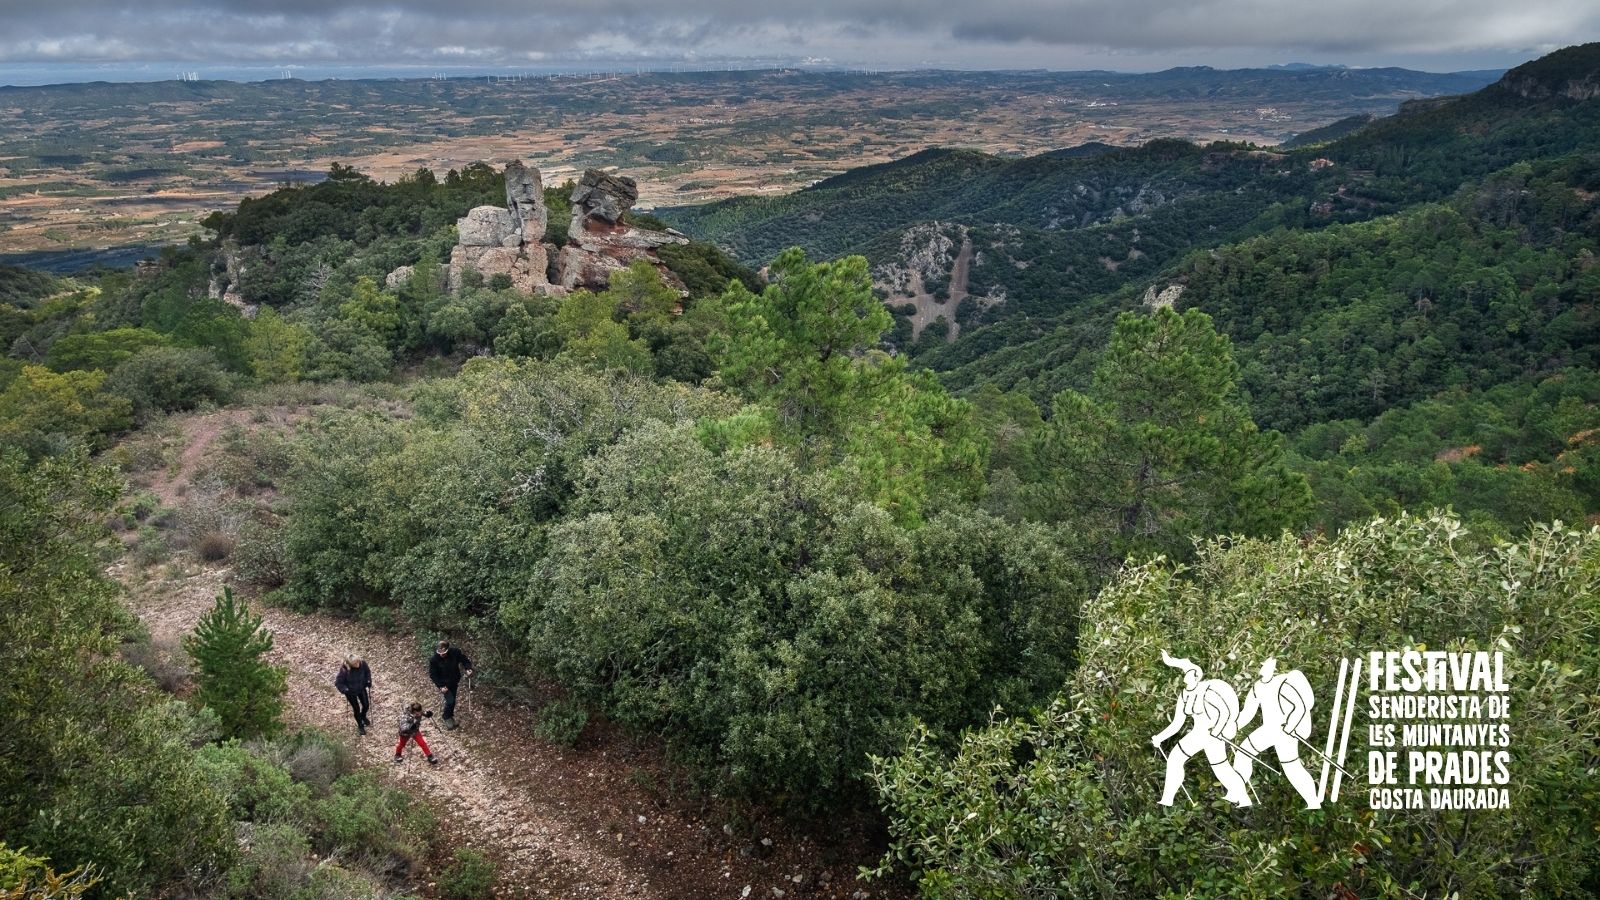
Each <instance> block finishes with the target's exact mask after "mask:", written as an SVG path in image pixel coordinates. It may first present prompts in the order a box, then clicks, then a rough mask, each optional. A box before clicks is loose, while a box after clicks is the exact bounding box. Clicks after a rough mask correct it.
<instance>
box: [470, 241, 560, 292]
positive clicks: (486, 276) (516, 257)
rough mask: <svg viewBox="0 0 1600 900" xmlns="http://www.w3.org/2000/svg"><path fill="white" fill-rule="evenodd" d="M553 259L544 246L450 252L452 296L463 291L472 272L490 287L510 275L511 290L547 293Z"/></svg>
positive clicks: (483, 248) (529, 245)
mask: <svg viewBox="0 0 1600 900" xmlns="http://www.w3.org/2000/svg"><path fill="white" fill-rule="evenodd" d="M548 266H549V256H548V255H547V254H546V251H545V247H544V245H543V244H528V245H525V246H522V247H463V246H459V245H458V246H457V247H456V248H455V249H453V250H452V251H450V274H449V279H450V283H449V285H448V287H449V290H450V292H451V293H455V292H457V291H459V290H461V285H462V281H463V275H464V274H465V273H466V270H468V269H472V270H474V271H476V272H478V273H479V274H481V275H482V276H483V280H484V282H485V283H487V282H488V281H489V280H490V279H492V278H493V277H494V276H496V275H507V276H510V278H511V286H512V287H513V288H516V289H517V290H519V291H522V292H524V293H529V294H533V293H545V292H546V290H547V289H548V288H549V286H550V282H549V279H548V278H547V277H546V274H545V272H546V269H547V268H548Z"/></svg>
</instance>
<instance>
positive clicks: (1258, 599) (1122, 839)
mask: <svg viewBox="0 0 1600 900" xmlns="http://www.w3.org/2000/svg"><path fill="white" fill-rule="evenodd" d="M1467 538H1468V536H1467V535H1466V534H1465V533H1464V532H1463V531H1462V529H1461V527H1460V525H1459V523H1458V522H1456V521H1455V520H1453V519H1451V518H1449V517H1447V516H1442V515H1435V516H1429V517H1425V518H1416V517H1409V516H1407V517H1401V518H1399V519H1395V520H1376V521H1373V522H1371V523H1368V524H1365V525H1362V526H1359V527H1353V528H1350V529H1347V530H1346V531H1345V532H1344V533H1343V534H1342V535H1340V536H1339V537H1337V538H1335V539H1332V540H1316V541H1312V542H1309V543H1303V542H1302V541H1300V540H1298V539H1295V538H1283V539H1280V540H1274V541H1243V542H1210V543H1207V544H1206V545H1205V546H1204V547H1203V548H1202V550H1201V552H1200V554H1199V555H1198V558H1197V559H1196V560H1195V562H1194V565H1193V567H1192V568H1176V569H1175V568H1173V567H1171V566H1170V565H1168V564H1167V563H1165V562H1164V561H1154V562H1151V563H1148V564H1145V565H1141V566H1135V567H1130V568H1129V569H1127V570H1125V571H1124V572H1122V573H1121V574H1120V575H1119V577H1118V578H1117V579H1116V580H1115V581H1114V582H1113V583H1112V584H1110V585H1109V586H1108V587H1107V588H1106V589H1105V590H1104V591H1102V592H1101V594H1100V595H1099V597H1098V598H1096V599H1095V600H1094V602H1093V603H1091V604H1088V605H1086V606H1085V608H1084V619H1083V621H1084V634H1083V639H1082V640H1081V641H1080V642H1079V647H1080V653H1081V657H1082V658H1081V660H1080V665H1079V668H1078V669H1077V671H1076V672H1075V673H1074V674H1073V675H1072V677H1071V679H1070V680H1069V681H1068V683H1067V686H1066V689H1065V690H1064V692H1063V693H1062V695H1061V697H1060V699H1059V700H1058V701H1057V702H1056V703H1055V704H1054V705H1053V706H1052V707H1051V708H1050V709H1049V710H1048V711H1045V712H1043V713H1040V714H1039V715H1037V716H1034V717H1030V718H1018V719H1002V720H998V721H996V722H995V723H994V724H992V725H991V726H989V727H987V728H984V729H981V730H978V731H974V732H971V733H969V734H968V735H966V736H964V737H963V739H962V741H961V743H960V745H959V747H958V748H957V749H956V751H955V753H954V755H947V754H946V753H945V751H944V750H943V749H942V748H941V747H940V746H939V744H938V742H937V741H936V740H935V739H934V738H933V736H931V735H929V734H927V733H926V732H921V733H919V734H918V735H917V736H915V737H914V738H913V739H912V740H911V741H910V742H909V743H908V744H907V745H906V748H905V751H904V753H903V755H901V756H899V757H897V758H892V759H891V758H880V759H877V760H876V761H875V763H874V770H873V780H874V783H875V784H876V786H877V788H878V791H879V794H880V797H881V798H882V800H883V803H884V806H885V808H886V810H887V811H888V812H889V814H890V816H891V818H892V822H893V824H892V834H893V837H894V842H893V845H892V848H891V850H890V853H889V855H888V857H886V859H885V864H886V865H905V866H907V867H909V868H910V869H911V870H912V871H914V872H917V873H920V874H919V875H918V876H917V877H918V878H919V881H920V884H921V886H922V888H923V890H924V892H925V893H927V894H929V895H931V896H936V897H993V896H1008V897H1009V896H1020V897H1035V896H1059V895H1061V894H1067V895H1072V896H1172V897H1177V896H1189V895H1194V894H1197V893H1199V894H1215V895H1226V896H1237V897H1280V896H1329V895H1353V896H1402V895H1404V896H1423V895H1426V896H1435V895H1439V896H1442V895H1444V894H1447V893H1453V894H1457V895H1459V896H1463V897H1499V896H1506V895H1508V894H1531V895H1538V896H1565V895H1577V894H1583V893H1587V892H1589V890H1590V889H1592V886H1593V884H1594V882H1593V880H1592V879H1593V873H1592V869H1591V867H1592V866H1593V862H1594V860H1595V859H1596V858H1597V852H1596V851H1597V846H1596V844H1597V841H1600V830H1597V828H1596V825H1597V824H1600V823H1597V818H1596V815H1597V810H1600V805H1597V804H1596V803H1595V797H1596V792H1597V787H1596V783H1595V775H1594V763H1593V760H1594V746H1593V741H1592V735H1593V733H1594V729H1595V728H1596V726H1597V724H1600V703H1597V701H1596V698H1595V696H1594V693H1593V691H1592V689H1591V686H1592V678H1590V676H1589V674H1588V673H1591V672H1593V671H1594V667H1595V665H1596V664H1597V663H1600V658H1597V654H1596V644H1595V643H1594V641H1592V640H1591V639H1590V638H1589V637H1588V635H1591V634H1593V632H1594V629H1595V628H1596V627H1600V605H1597V603H1596V597H1600V592H1597V589H1600V532H1597V531H1594V530H1590V531H1587V532H1579V531H1574V530H1570V529H1568V528H1566V527H1563V526H1559V525H1557V526H1541V527H1538V528H1535V529H1533V530H1532V531H1531V533H1530V534H1529V535H1528V536H1527V537H1526V538H1525V539H1524V540H1522V541H1520V542H1519V543H1516V544H1508V545H1501V546H1498V547H1495V548H1493V549H1492V550H1487V551H1482V552H1476V551H1472V550H1469V549H1467V546H1468V545H1469V544H1470V542H1469V541H1468V539H1467ZM1422 646H1426V647H1427V648H1428V649H1441V650H1446V649H1447V650H1467V649H1481V650H1498V651H1503V652H1504V654H1505V664H1506V668H1507V677H1508V679H1509V681H1510V684H1511V694H1512V696H1511V700H1510V710H1511V719H1510V722H1509V726H1510V729H1511V733H1512V734H1513V735H1514V736H1515V737H1514V742H1515V743H1514V746H1515V748H1516V751H1515V753H1514V757H1513V763H1512V765H1513V772H1512V779H1511V783H1510V785H1508V788H1509V790H1510V792H1511V807H1510V809H1508V810H1502V811H1497V812H1484V811H1481V810H1464V811H1448V810H1428V809H1423V810H1388V811H1385V812H1383V813H1381V814H1378V815H1376V816H1375V815H1373V814H1372V813H1371V811H1370V810H1368V809H1366V804H1365V803H1363V802H1361V798H1360V794H1359V790H1356V789H1352V790H1350V791H1348V792H1347V794H1346V796H1345V798H1344V799H1343V800H1341V801H1340V802H1339V803H1336V804H1331V805H1327V806H1324V807H1323V808H1322V810H1321V811H1320V812H1315V813H1308V812H1306V811H1305V810H1304V809H1303V808H1302V805H1301V803H1300V802H1299V800H1298V798H1296V797H1294V796H1293V795H1292V792H1289V791H1288V790H1286V789H1285V790H1283V791H1281V792H1263V797H1262V802H1261V803H1259V804H1257V805H1256V806H1255V807H1253V808H1252V809H1251V810H1250V817H1249V818H1250V821H1249V827H1241V826H1240V820H1239V818H1238V814H1237V812H1236V811H1235V810H1234V809H1233V808H1232V807H1231V806H1228V805H1226V804H1222V803H1214V804H1211V805H1193V806H1190V805H1186V804H1183V803H1182V802H1181V801H1180V805H1179V806H1176V807H1174V808H1172V809H1170V810H1168V809H1165V808H1162V807H1159V806H1157V805H1155V802H1154V801H1155V797H1156V790H1157V786H1158V785H1159V783H1160V779H1161V771H1162V768H1163V766H1162V761H1161V758H1160V756H1159V755H1158V754H1156V753H1155V752H1154V751H1153V750H1151V748H1150V746H1149V736H1150V735H1151V734H1154V733H1155V732H1156V731H1158V730H1159V729H1160V728H1161V726H1162V725H1163V724H1164V723H1165V719H1166V714H1167V711H1168V710H1169V709H1170V707H1171V698H1172V697H1173V696H1174V695H1175V694H1176V692H1177V690H1178V685H1177V681H1176V679H1175V677H1174V674H1173V672H1172V670H1171V669H1169V668H1167V667H1166V666H1164V665H1163V664H1162V663H1161V657H1160V651H1161V650H1163V649H1170V650H1171V651H1172V652H1173V653H1175V654H1180V655H1184V656H1187V657H1190V658H1193V659H1194V661H1195V662H1196V663H1198V664H1200V665H1201V667H1202V668H1203V669H1204V670H1205V672H1206V677H1211V678H1223V679H1225V680H1228V681H1230V682H1232V683H1234V684H1235V685H1244V684H1247V683H1248V682H1250V681H1251V680H1252V679H1253V678H1254V675H1255V671H1254V668H1255V666H1256V665H1258V664H1259V662H1260V661H1261V660H1262V659H1264V658H1265V657H1267V656H1271V655H1280V656H1281V657H1282V658H1283V659H1285V660H1289V659H1292V660H1293V661H1294V664H1295V665H1296V666H1297V667H1298V668H1300V669H1302V670H1303V671H1304V672H1305V674H1306V675H1307V677H1308V678H1309V679H1310V680H1311V682H1312V683H1313V684H1317V685H1326V684H1331V683H1332V682H1333V681H1334V680H1335V678H1336V673H1335V670H1336V669H1337V662H1338V660H1339V659H1341V658H1347V657H1350V656H1360V655H1364V654H1366V653H1367V652H1368V651H1371V650H1376V649H1400V648H1403V647H1422ZM1358 706H1359V707H1360V710H1359V712H1358V713H1357V715H1356V719H1355V723H1354V729H1355V733H1357V734H1364V733H1366V725H1367V724H1368V722H1367V718H1366V709H1365V706H1364V704H1358ZM1203 789H1204V790H1209V788H1203Z"/></svg>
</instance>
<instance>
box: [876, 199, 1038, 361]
mask: <svg viewBox="0 0 1600 900" xmlns="http://www.w3.org/2000/svg"><path fill="white" fill-rule="evenodd" d="M980 260H981V254H979V253H978V252H976V251H975V250H974V249H973V246H972V237H971V235H969V234H968V232H967V227H966V226H965V225H950V224H941V223H939V222H927V223H924V224H921V225H913V226H911V227H910V228H908V229H906V231H905V233H904V234H902V235H901V236H900V252H899V254H898V255H897V256H896V257H895V259H894V260H893V261H891V262H887V263H883V264H881V265H877V266H874V267H873V269H872V286H873V288H875V289H876V290H877V291H878V292H879V293H881V294H882V295H883V297H884V301H883V302H884V304H885V305H887V306H888V307H889V308H890V309H892V310H895V311H896V312H900V313H905V307H907V306H909V307H910V308H911V310H910V312H909V313H905V314H907V315H908V316H909V318H910V320H911V339H912V340H913V341H915V340H917V339H918V338H920V337H922V332H923V329H925V328H927V327H928V326H929V325H932V324H934V323H935V322H937V321H939V320H940V319H943V320H944V322H945V326H946V331H945V340H947V341H954V340H955V339H956V338H957V337H958V336H959V335H960V334H961V322H960V321H959V320H958V319H957V313H959V312H960V310H961V306H962V304H963V303H967V302H972V303H976V304H977V305H978V307H979V308H980V309H987V308H988V307H991V306H995V305H997V304H1000V303H1004V302H1005V299H1006V295H1005V291H1004V290H1003V289H1001V288H997V287H991V288H989V289H988V290H987V291H985V292H984V293H983V294H973V293H972V291H971V272H972V267H973V265H974V263H977V262H979V261H980Z"/></svg>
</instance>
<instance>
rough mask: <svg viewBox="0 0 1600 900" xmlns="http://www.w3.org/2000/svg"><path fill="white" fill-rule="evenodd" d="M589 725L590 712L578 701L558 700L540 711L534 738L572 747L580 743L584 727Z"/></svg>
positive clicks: (534, 727)
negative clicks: (579, 738) (579, 739)
mask: <svg viewBox="0 0 1600 900" xmlns="http://www.w3.org/2000/svg"><path fill="white" fill-rule="evenodd" d="M587 724H589V710H588V709H586V708H585V707H584V705H583V704H582V703H580V702H578V701H577V700H557V701H555V702H553V703H548V704H546V705H545V707H544V709H541V710H539V720H538V721H537V722H535V723H534V726H533V733H534V736H536V737H538V738H540V739H541V740H546V741H549V742H551V743H552V744H561V745H562V746H565V747H571V746H573V745H574V744H576V743H578V737H579V735H581V734H583V727H584V726H585V725H587Z"/></svg>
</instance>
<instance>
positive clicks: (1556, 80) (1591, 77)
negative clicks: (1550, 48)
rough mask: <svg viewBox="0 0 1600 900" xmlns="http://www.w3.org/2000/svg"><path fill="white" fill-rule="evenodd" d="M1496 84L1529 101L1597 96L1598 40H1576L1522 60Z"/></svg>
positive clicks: (1599, 82)
mask: <svg viewBox="0 0 1600 900" xmlns="http://www.w3.org/2000/svg"><path fill="white" fill-rule="evenodd" d="M1499 87H1500V88H1501V89H1502V90H1506V91H1510V92H1511V93H1513V94H1515V95H1517V96H1518V97H1521V98H1523V99H1524V100H1533V101H1540V100H1556V99H1560V100H1576V101H1579V102H1583V101H1586V100H1594V99H1596V98H1600V42H1596V43H1591V44H1578V45H1576V46H1572V47H1567V48H1565V49H1562V50H1557V51H1556V52H1554V53H1551V54H1549V55H1548V56H1541V57H1539V58H1538V59H1535V60H1532V61H1530V62H1525V63H1523V64H1522V65H1520V66H1517V67H1516V68H1515V69H1512V70H1511V71H1509V72H1507V73H1506V74H1505V75H1504V76H1502V77H1501V79H1500V81H1499Z"/></svg>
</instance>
